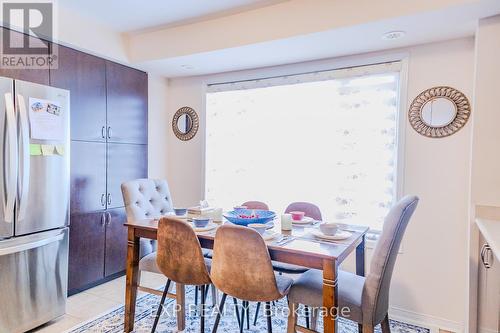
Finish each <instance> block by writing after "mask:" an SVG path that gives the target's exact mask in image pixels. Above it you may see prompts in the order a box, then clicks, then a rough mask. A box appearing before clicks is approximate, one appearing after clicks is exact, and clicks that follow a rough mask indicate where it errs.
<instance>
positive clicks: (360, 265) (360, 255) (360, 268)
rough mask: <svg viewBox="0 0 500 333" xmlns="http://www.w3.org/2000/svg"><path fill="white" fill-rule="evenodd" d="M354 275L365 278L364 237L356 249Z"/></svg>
mask: <svg viewBox="0 0 500 333" xmlns="http://www.w3.org/2000/svg"><path fill="white" fill-rule="evenodd" d="M356 274H357V275H360V276H365V235H363V238H362V239H361V243H360V244H359V245H358V246H357V247H356Z"/></svg>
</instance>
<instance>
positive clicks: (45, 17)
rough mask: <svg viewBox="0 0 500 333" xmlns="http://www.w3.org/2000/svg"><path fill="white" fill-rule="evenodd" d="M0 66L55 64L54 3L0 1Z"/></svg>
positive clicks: (36, 66) (27, 66)
mask: <svg viewBox="0 0 500 333" xmlns="http://www.w3.org/2000/svg"><path fill="white" fill-rule="evenodd" d="M2 19H3V25H4V27H8V28H9V29H5V28H4V29H2V43H1V47H2V50H1V59H0V66H1V67H4V68H16V69H23V68H24V69H48V68H49V67H51V68H54V67H57V63H56V62H55V61H56V60H57V56H56V55H55V51H57V49H56V48H57V46H56V45H55V44H51V43H49V41H50V40H53V38H54V4H53V3H52V2H47V1H45V2H16V1H3V2H2Z"/></svg>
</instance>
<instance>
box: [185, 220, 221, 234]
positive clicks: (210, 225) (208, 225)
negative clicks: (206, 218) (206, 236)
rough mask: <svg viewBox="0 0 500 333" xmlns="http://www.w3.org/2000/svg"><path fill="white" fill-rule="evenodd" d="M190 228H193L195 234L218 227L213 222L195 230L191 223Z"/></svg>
mask: <svg viewBox="0 0 500 333" xmlns="http://www.w3.org/2000/svg"><path fill="white" fill-rule="evenodd" d="M191 227H192V228H193V230H194V231H195V232H203V231H209V230H213V229H215V228H217V227H218V225H217V224H215V223H213V222H209V223H208V224H207V225H206V226H205V227H203V228H197V227H195V226H194V223H191Z"/></svg>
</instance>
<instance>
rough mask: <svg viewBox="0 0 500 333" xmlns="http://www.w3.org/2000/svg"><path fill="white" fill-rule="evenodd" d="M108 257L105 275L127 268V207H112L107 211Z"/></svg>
mask: <svg viewBox="0 0 500 333" xmlns="http://www.w3.org/2000/svg"><path fill="white" fill-rule="evenodd" d="M106 217H107V219H106V258H105V264H104V274H105V276H110V275H112V274H115V273H119V272H122V271H124V270H125V266H126V263H127V228H125V226H124V225H123V224H124V223H125V221H126V220H127V218H126V214H125V208H116V209H110V210H108V211H107V212H106Z"/></svg>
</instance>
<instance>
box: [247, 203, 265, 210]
mask: <svg viewBox="0 0 500 333" xmlns="http://www.w3.org/2000/svg"><path fill="white" fill-rule="evenodd" d="M242 206H246V207H247V208H248V209H261V210H269V206H268V205H267V204H266V203H265V202H262V201H247V202H245V203H243V204H242Z"/></svg>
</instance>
